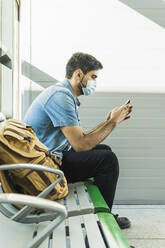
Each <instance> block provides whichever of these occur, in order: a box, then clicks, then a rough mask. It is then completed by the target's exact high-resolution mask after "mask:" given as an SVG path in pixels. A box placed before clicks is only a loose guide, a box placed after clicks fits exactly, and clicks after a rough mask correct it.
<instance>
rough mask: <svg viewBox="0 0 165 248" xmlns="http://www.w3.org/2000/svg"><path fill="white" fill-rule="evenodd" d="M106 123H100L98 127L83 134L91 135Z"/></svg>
mask: <svg viewBox="0 0 165 248" xmlns="http://www.w3.org/2000/svg"><path fill="white" fill-rule="evenodd" d="M106 122H107V120H105V121H103V122H101V123H100V124H99V125H98V126H96V127H94V128H92V129H91V130H89V131H86V132H84V135H87V134H91V133H93V132H94V131H96V130H98V129H99V128H100V127H102V126H103V125H104V124H105V123H106Z"/></svg>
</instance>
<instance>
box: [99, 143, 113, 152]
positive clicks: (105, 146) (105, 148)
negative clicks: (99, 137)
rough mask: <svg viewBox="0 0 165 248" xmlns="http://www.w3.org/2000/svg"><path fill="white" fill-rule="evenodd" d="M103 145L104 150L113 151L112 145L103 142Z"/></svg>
mask: <svg viewBox="0 0 165 248" xmlns="http://www.w3.org/2000/svg"><path fill="white" fill-rule="evenodd" d="M101 147H102V149H103V150H108V151H112V149H111V147H110V146H109V145H105V144H101Z"/></svg>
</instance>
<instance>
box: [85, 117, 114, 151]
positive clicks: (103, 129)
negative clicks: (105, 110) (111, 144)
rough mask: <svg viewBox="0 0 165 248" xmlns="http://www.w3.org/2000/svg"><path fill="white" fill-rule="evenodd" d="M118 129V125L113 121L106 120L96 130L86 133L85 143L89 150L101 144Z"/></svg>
mask: <svg viewBox="0 0 165 248" xmlns="http://www.w3.org/2000/svg"><path fill="white" fill-rule="evenodd" d="M115 127H116V123H115V122H113V121H111V120H106V121H104V122H102V123H100V124H99V125H98V126H97V127H96V128H94V129H92V130H91V131H89V132H87V133H84V141H85V143H86V144H87V148H88V150H90V149H92V148H93V147H95V146H96V145H98V144H100V143H101V142H102V141H103V140H104V139H105V138H106V137H107V136H108V135H109V134H110V133H111V132H112V130H113V129H114V128H115Z"/></svg>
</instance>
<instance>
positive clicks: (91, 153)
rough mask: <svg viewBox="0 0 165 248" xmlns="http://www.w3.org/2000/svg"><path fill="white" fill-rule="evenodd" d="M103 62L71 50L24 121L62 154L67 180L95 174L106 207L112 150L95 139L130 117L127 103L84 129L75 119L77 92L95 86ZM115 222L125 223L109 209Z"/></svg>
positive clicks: (114, 166) (115, 168) (114, 164)
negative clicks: (59, 77) (62, 71)
mask: <svg viewBox="0 0 165 248" xmlns="http://www.w3.org/2000/svg"><path fill="white" fill-rule="evenodd" d="M102 68H103V66H102V64H101V63H100V62H99V61H98V60H97V59H96V58H94V57H93V56H91V55H89V54H85V53H75V54H73V55H72V57H71V58H70V59H69V61H68V63H67V65H66V78H65V80H64V81H63V82H59V83H57V84H55V85H53V86H50V87H48V88H47V89H45V90H44V91H43V92H42V93H41V94H40V95H39V96H38V97H37V98H36V99H35V100H34V102H33V103H32V105H31V106H30V107H29V109H28V111H27V113H26V115H25V118H24V122H25V123H27V124H28V125H31V126H32V127H33V129H34V131H35V133H36V134H37V136H38V138H39V139H40V141H41V142H43V143H44V144H45V145H46V146H47V147H48V148H49V150H50V151H52V152H53V153H56V154H57V155H59V156H60V157H61V158H62V166H61V169H62V170H63V172H64V174H65V176H66V178H67V180H68V182H72V183H73V182H77V181H84V180H86V179H87V178H90V177H94V181H95V184H96V185H97V186H98V188H99V190H100V191H101V193H102V195H103V197H104V199H105V201H106V203H107V204H108V206H109V208H110V210H111V209H112V205H113V200H114V195H115V191H116V185H117V181H118V176H119V164H118V159H117V157H116V155H115V153H114V152H113V151H112V150H111V148H110V147H109V146H107V145H104V144H100V143H101V142H102V141H103V140H104V139H105V138H106V137H107V136H108V135H109V134H110V133H111V132H112V130H113V129H114V128H115V127H116V126H117V125H118V124H119V123H120V122H122V121H124V120H126V119H129V118H130V116H129V114H130V113H131V111H132V105H131V104H130V103H128V104H127V105H123V106H121V107H117V108H115V109H113V110H112V111H111V112H110V113H109V114H108V117H107V118H106V120H105V121H103V122H102V123H100V124H99V125H98V126H97V127H96V128H94V129H92V130H91V131H90V132H87V133H84V132H83V130H82V128H81V125H80V120H79V115H78V109H79V106H80V102H79V100H78V97H79V96H80V95H86V96H89V95H91V94H92V93H93V92H94V91H95V89H96V79H97V77H98V72H99V70H100V69H102ZM114 217H115V219H116V221H117V223H118V224H119V226H120V228H122V229H123V228H128V227H130V221H129V219H128V218H126V217H119V216H118V215H114Z"/></svg>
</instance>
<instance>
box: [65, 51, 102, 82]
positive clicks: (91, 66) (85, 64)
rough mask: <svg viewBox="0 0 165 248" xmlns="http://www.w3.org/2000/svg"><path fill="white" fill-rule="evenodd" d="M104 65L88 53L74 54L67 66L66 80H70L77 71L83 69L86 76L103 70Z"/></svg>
mask: <svg viewBox="0 0 165 248" xmlns="http://www.w3.org/2000/svg"><path fill="white" fill-rule="evenodd" d="M102 68H103V66H102V64H101V63H100V62H99V61H98V60H97V59H96V58H95V57H93V56H92V55H90V54H87V53H80V52H77V53H74V54H73V55H72V57H71V58H70V59H69V61H68V63H67V64H66V78H68V79H70V78H71V77H72V75H73V73H74V71H75V70H77V69H81V70H82V72H83V73H84V74H86V73H87V72H89V71H93V70H99V69H102Z"/></svg>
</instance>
